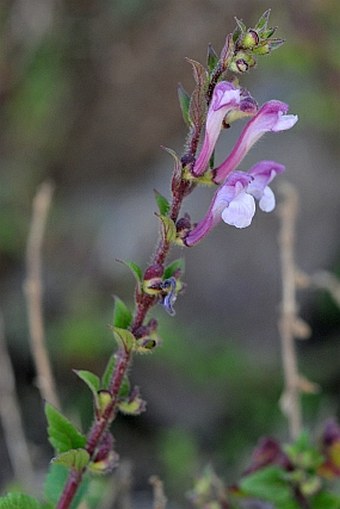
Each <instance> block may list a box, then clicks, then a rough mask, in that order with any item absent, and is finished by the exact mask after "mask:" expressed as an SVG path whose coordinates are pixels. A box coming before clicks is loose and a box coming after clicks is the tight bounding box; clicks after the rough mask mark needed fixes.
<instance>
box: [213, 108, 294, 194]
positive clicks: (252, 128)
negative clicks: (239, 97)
mask: <svg viewBox="0 0 340 509" xmlns="http://www.w3.org/2000/svg"><path fill="white" fill-rule="evenodd" d="M287 111H288V105H287V104H285V103H283V102H281V101H275V100H273V101H268V102H267V103H265V104H264V105H263V106H262V108H261V109H260V110H259V111H258V113H257V114H256V115H255V116H254V117H253V118H252V119H251V120H250V121H249V122H248V124H247V125H246V126H245V128H244V129H243V131H242V133H241V135H240V137H239V139H238V141H237V143H236V145H235V146H234V148H233V150H232V151H231V153H230V155H229V156H228V157H227V159H226V160H225V161H224V162H223V163H222V164H221V165H220V166H219V167H218V168H216V169H215V170H214V181H215V182H216V183H217V184H220V183H222V182H223V181H224V180H225V178H226V177H227V176H228V175H229V174H230V173H231V172H232V171H233V170H235V168H237V166H238V165H239V164H240V162H241V161H242V159H243V158H244V157H245V155H246V154H247V153H248V151H249V150H250V148H251V147H252V146H253V145H254V143H256V142H257V141H258V140H259V139H260V138H261V136H263V135H264V134H265V133H266V132H269V131H273V132H278V131H284V130H286V129H290V128H291V127H293V125H294V124H295V123H296V122H297V120H298V117H297V116H296V115H286V113H287Z"/></svg>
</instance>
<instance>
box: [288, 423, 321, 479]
mask: <svg viewBox="0 0 340 509" xmlns="http://www.w3.org/2000/svg"><path fill="white" fill-rule="evenodd" d="M284 451H285V452H286V454H287V455H288V457H289V459H290V460H291V461H292V463H293V464H294V465H296V466H298V467H300V468H303V469H314V470H315V469H317V468H318V467H319V466H320V465H321V463H322V461H323V457H322V455H321V454H320V453H319V451H318V450H317V449H316V448H315V447H314V446H313V445H312V443H311V440H310V437H309V435H308V433H307V432H306V431H303V432H302V433H301V434H300V435H299V437H298V438H297V439H296V441H295V442H294V443H293V444H289V445H285V446H284Z"/></svg>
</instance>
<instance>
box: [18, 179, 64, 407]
mask: <svg viewBox="0 0 340 509" xmlns="http://www.w3.org/2000/svg"><path fill="white" fill-rule="evenodd" d="M52 194H53V186H52V184H51V183H49V182H45V183H43V184H42V185H41V186H40V187H39V189H38V191H37V193H36V195H35V197H34V200H33V213H32V220H31V225H30V230H29V234H28V240H27V249H26V271H27V276H26V280H25V282H24V293H25V297H26V305H27V313H28V322H29V331H30V340H31V341H30V347H31V351H32V355H33V359H34V363H35V368H36V372H37V386H38V388H39V391H40V393H41V397H42V398H43V399H44V400H46V401H49V402H50V403H51V404H52V405H54V406H55V407H57V408H59V407H60V404H59V398H58V396H57V392H56V388H55V383H54V378H53V374H52V369H51V365H50V361H49V357H48V354H47V350H46V345H45V334H44V322H43V313H42V277H41V272H42V270H41V265H42V264H41V250H42V241H43V237H44V233H45V226H46V220H47V215H48V211H49V208H50V205H51V200H52Z"/></svg>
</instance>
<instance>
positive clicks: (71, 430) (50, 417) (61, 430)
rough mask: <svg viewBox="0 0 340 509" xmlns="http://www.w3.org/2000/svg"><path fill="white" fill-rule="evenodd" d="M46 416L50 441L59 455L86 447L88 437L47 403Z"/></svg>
mask: <svg viewBox="0 0 340 509" xmlns="http://www.w3.org/2000/svg"><path fill="white" fill-rule="evenodd" d="M45 414H46V417H47V421H48V427H47V432H48V439H49V441H50V443H51V445H52V446H53V447H54V449H55V450H56V452H57V453H61V452H66V451H68V450H70V449H78V448H83V447H85V445H86V437H85V436H84V435H83V434H82V433H80V431H78V430H77V428H76V427H75V426H74V425H73V424H72V423H71V422H70V421H69V420H68V419H67V418H66V417H65V416H64V415H62V414H61V413H60V412H59V410H57V409H56V408H55V407H54V406H52V405H50V404H49V403H46V405H45Z"/></svg>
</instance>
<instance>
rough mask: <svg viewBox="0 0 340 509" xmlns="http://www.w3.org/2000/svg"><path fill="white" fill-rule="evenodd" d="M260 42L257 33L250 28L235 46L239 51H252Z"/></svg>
mask: <svg viewBox="0 0 340 509" xmlns="http://www.w3.org/2000/svg"><path fill="white" fill-rule="evenodd" d="M259 41H260V38H259V35H258V33H257V32H256V31H255V30H253V29H252V28H250V29H249V30H248V31H247V32H246V33H245V34H243V35H242V36H241V37H240V39H239V41H238V42H237V46H238V47H239V48H241V49H253V48H254V47H255V46H257V45H258V43H259Z"/></svg>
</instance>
